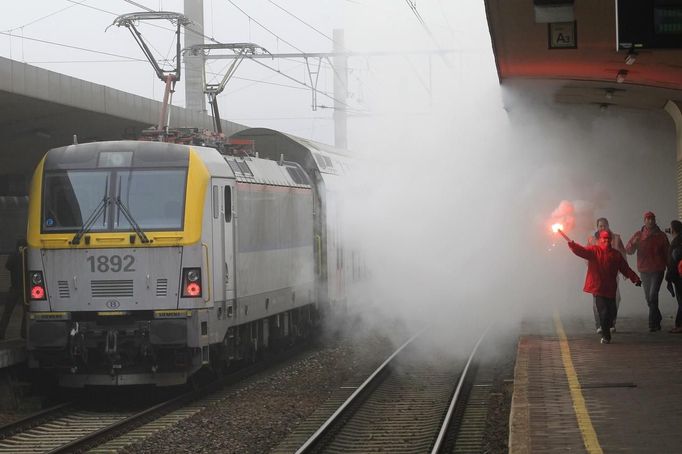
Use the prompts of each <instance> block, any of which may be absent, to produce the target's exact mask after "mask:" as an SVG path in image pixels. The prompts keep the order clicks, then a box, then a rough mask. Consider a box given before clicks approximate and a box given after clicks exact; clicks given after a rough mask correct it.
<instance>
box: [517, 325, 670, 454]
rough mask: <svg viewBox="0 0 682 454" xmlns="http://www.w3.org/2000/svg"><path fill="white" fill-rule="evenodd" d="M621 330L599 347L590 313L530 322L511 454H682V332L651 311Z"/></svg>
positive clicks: (520, 357)
mask: <svg viewBox="0 0 682 454" xmlns="http://www.w3.org/2000/svg"><path fill="white" fill-rule="evenodd" d="M666 322H667V323H666ZM616 328H617V331H616V332H615V333H614V334H613V339H612V341H611V344H601V343H600V342H599V341H600V335H598V334H597V333H596V332H595V328H594V321H593V320H592V318H591V317H582V318H568V317H565V316H560V315H559V314H556V313H555V314H554V316H553V317H552V318H550V319H546V320H542V321H533V322H524V325H523V328H522V335H521V336H520V338H519V343H518V347H517V358H516V366H515V372H514V392H513V397H512V407H511V414H510V433H509V452H510V454H522V453H523V454H528V453H533V454H537V453H558V452H571V453H584V452H587V453H590V454H592V453H649V452H650V453H678V452H682V426H681V425H680V421H682V334H672V333H669V332H668V330H669V329H670V328H672V326H671V322H670V321H668V320H664V324H663V330H662V331H659V332H655V333H649V332H648V322H647V317H646V315H637V316H631V317H621V316H619V318H618V322H617V325H616Z"/></svg>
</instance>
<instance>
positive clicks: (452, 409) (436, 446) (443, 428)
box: [431, 326, 490, 454]
mask: <svg viewBox="0 0 682 454" xmlns="http://www.w3.org/2000/svg"><path fill="white" fill-rule="evenodd" d="M489 330H490V326H488V328H486V330H485V331H484V332H483V334H481V337H479V338H478V341H477V342H476V345H474V348H473V350H472V351H471V354H469V359H468V360H467V363H466V365H465V366H464V370H463V371H462V374H461V375H460V376H459V380H458V381H457V387H456V388H455V392H454V394H453V396H452V400H451V401H450V406H449V407H448V411H447V413H446V414H445V419H444V420H443V424H442V425H441V428H440V432H439V433H438V437H437V438H436V442H435V443H434V444H433V448H432V449H431V454H438V452H439V451H440V450H441V449H442V447H443V443H444V442H445V437H446V435H447V432H448V428H449V426H450V423H451V421H452V417H453V415H454V413H455V407H456V406H457V404H458V403H459V402H458V401H459V398H460V395H461V393H462V389H463V388H464V382H465V380H466V379H467V378H468V377H467V373H468V372H469V369H470V367H471V364H472V363H473V360H474V356H475V355H476V352H477V351H478V347H479V345H481V342H482V341H483V339H484V338H485V336H486V334H488V331H489Z"/></svg>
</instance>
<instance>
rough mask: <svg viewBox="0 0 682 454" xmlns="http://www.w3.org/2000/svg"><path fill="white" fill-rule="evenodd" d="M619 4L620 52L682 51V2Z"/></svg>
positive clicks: (662, 0) (629, 0)
mask: <svg viewBox="0 0 682 454" xmlns="http://www.w3.org/2000/svg"><path fill="white" fill-rule="evenodd" d="M617 2H618V3H617V4H618V47H619V48H620V49H629V48H630V47H636V48H643V49H682V0H617Z"/></svg>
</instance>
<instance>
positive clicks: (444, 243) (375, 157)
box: [344, 1, 675, 333]
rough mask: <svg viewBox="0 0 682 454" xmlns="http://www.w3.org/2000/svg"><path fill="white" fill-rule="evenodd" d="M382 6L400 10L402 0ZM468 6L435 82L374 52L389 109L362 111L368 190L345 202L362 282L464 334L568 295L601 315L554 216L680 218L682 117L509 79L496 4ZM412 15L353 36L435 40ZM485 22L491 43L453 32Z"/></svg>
mask: <svg viewBox="0 0 682 454" xmlns="http://www.w3.org/2000/svg"><path fill="white" fill-rule="evenodd" d="M372 4H373V5H375V7H376V8H377V10H378V11H382V12H383V13H384V14H386V13H387V11H388V10H391V11H395V5H393V2H372ZM422 4H425V3H420V5H422ZM462 11H466V14H464V15H458V14H456V13H455V11H452V10H450V11H448V14H447V19H448V21H449V27H450V28H448V27H447V26H445V25H443V27H442V29H441V28H439V27H437V26H436V25H433V26H432V27H431V30H432V31H433V30H435V31H434V32H433V34H434V39H435V41H436V42H439V43H445V44H443V46H444V47H448V46H449V47H459V48H460V49H462V50H461V52H458V53H456V54H453V55H450V56H449V57H448V62H449V64H446V62H444V61H442V60H433V61H432V62H431V66H430V68H431V70H432V73H431V75H430V77H432V85H431V86H432V87H433V90H432V92H431V93H428V92H426V91H424V89H423V84H420V82H419V76H420V75H421V73H418V72H417V73H415V70H414V65H413V64H404V62H401V61H397V62H396V61H390V62H385V63H383V62H373V63H372V78H371V80H369V81H368V82H366V86H365V88H364V91H365V92H366V93H370V94H371V96H369V97H368V102H369V103H370V104H369V107H370V109H371V110H372V111H373V112H378V113H379V114H378V115H376V116H370V117H364V118H362V119H352V120H351V122H350V123H349V127H350V133H351V148H352V149H353V150H354V152H356V153H357V154H358V155H359V159H358V162H359V163H360V165H359V166H358V167H359V168H360V172H359V174H358V175H356V177H357V178H358V179H359V180H362V187H363V190H362V191H359V192H356V193H353V191H349V193H348V200H346V201H345V203H344V206H345V207H347V209H348V210H349V213H348V214H349V216H350V218H351V221H350V225H352V226H353V228H352V229H350V234H351V236H352V242H353V243H354V244H355V245H358V248H359V249H360V250H362V251H363V253H364V256H365V260H366V262H367V265H368V267H369V269H370V272H371V280H370V281H369V282H367V284H366V285H364V286H362V287H361V288H358V289H356V290H357V292H358V294H359V295H362V296H363V297H367V296H369V299H370V300H371V301H372V303H373V304H374V305H375V306H376V307H378V308H379V309H380V313H383V314H384V315H385V316H396V315H397V316H400V317H402V318H403V319H404V320H407V321H408V323H414V324H415V325H419V324H421V323H423V322H428V321H445V322H446V323H448V324H450V325H451V326H452V329H454V330H462V331H463V332H465V333H467V332H471V331H480V330H481V329H482V328H483V327H484V326H486V325H487V324H488V323H489V322H490V321H500V322H501V321H505V322H509V321H518V320H520V319H521V318H522V317H524V316H527V315H528V314H551V311H552V310H553V308H554V306H555V305H557V304H558V305H559V306H561V307H562V310H566V311H568V312H571V311H572V312H574V313H575V314H579V315H581V316H585V317H592V314H591V297H590V296H588V295H585V294H583V293H582V292H581V290H582V282H583V279H584V273H585V264H584V261H583V260H582V259H579V258H577V257H575V256H573V255H572V254H571V253H570V252H569V250H568V248H567V247H566V245H565V242H564V241H563V240H561V241H557V238H556V236H555V235H553V234H552V233H551V232H550V231H549V229H548V226H549V224H548V222H549V221H550V219H551V218H552V213H553V211H554V210H555V209H556V208H557V207H558V206H559V204H560V203H561V201H562V200H565V201H569V202H570V204H571V206H572V209H573V217H574V221H575V225H574V226H573V230H572V233H573V234H574V235H575V239H576V240H577V241H578V242H580V243H585V241H586V238H587V235H589V234H590V232H592V231H593V228H594V221H595V219H596V218H597V217H601V216H606V217H608V218H609V220H610V221H611V225H612V227H613V228H614V230H616V231H622V233H623V237H624V239H625V240H627V238H628V237H629V234H630V233H631V232H633V231H634V230H636V229H637V228H638V227H639V226H640V223H641V213H642V212H643V211H644V210H645V209H652V210H654V211H656V210H659V211H660V213H657V214H659V219H672V217H673V216H674V213H675V211H674V203H675V186H674V174H673V171H674V170H673V169H674V166H673V164H674V160H675V151H674V144H673V138H674V129H673V128H672V122H669V123H666V122H665V121H662V119H664V118H665V114H664V113H655V112H654V113H650V112H645V113H640V112H633V111H626V110H622V109H621V110H618V109H612V110H611V111H610V112H607V114H606V115H603V113H600V111H599V110H598V109H595V108H594V107H593V106H573V107H571V106H565V105H563V106H562V105H554V104H553V103H552V97H551V92H552V90H553V89H555V88H556V87H557V85H556V84H555V83H542V82H539V81H532V82H520V83H508V84H505V88H504V89H501V88H500V86H499V82H498V80H497V75H496V72H495V65H494V60H493V56H492V52H491V50H490V42H489V38H488V36H487V34H486V33H487V30H486V27H487V24H486V21H485V13H484V11H483V5H482V4H481V2H474V1H466V2H457V13H461V12H462ZM377 14H379V13H377ZM460 17H461V18H462V20H461V21H460V20H459V18H460ZM464 18H466V19H464ZM410 19H414V18H413V17H412V18H410V17H409V15H407V17H402V16H401V17H400V18H396V19H395V21H393V20H392V21H387V22H386V23H385V24H384V23H383V22H382V21H375V20H372V21H368V20H365V19H359V20H357V21H356V22H354V25H355V27H353V28H350V29H349V30H348V31H347V37H348V38H349V41H352V42H355V43H356V45H363V44H368V43H372V44H376V45H381V44H383V45H391V46H393V47H395V48H405V49H407V48H414V47H415V46H417V45H419V44H421V45H425V46H427V45H429V44H430V45H433V43H432V40H431V39H430V38H429V37H428V35H427V36H424V32H423V30H421V29H420V27H419V26H418V24H417V25H415V24H411V23H410ZM425 20H426V19H425ZM433 20H434V21H435V23H439V24H440V22H437V21H436V20H435V19H433ZM428 22H429V21H428V20H427V23H428ZM382 24H383V25H382ZM432 24H434V22H432ZM473 29H475V30H476V32H475V33H473V32H472V33H473V35H475V36H476V39H473V40H471V41H466V40H461V41H457V40H455V39H453V37H462V36H464V35H467V33H468V32H470V31H471V30H473ZM419 36H422V39H417V38H416V37H419ZM466 46H470V47H468V48H467V47H466ZM351 47H353V48H354V49H357V47H355V46H351ZM401 65H402V66H401ZM422 69H423V67H422ZM353 195H356V196H357V197H354V196H353ZM630 262H631V264H632V265H633V266H634V260H630ZM662 296H663V295H662ZM362 301H363V304H365V302H366V299H363V300H362ZM642 301H643V297H642V295H641V290H639V289H636V290H635V289H634V288H633V289H632V291H629V290H627V291H625V292H624V303H623V304H624V306H630V307H632V308H633V309H637V310H639V309H643V307H642V306H643V302H642ZM644 307H645V306H644Z"/></svg>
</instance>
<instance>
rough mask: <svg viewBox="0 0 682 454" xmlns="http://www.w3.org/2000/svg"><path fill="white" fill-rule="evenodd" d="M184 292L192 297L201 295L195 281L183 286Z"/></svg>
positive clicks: (199, 287)
mask: <svg viewBox="0 0 682 454" xmlns="http://www.w3.org/2000/svg"><path fill="white" fill-rule="evenodd" d="M185 294H186V295H187V296H193V297H197V296H201V286H200V285H199V284H197V283H196V282H190V283H189V284H187V287H185Z"/></svg>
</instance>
